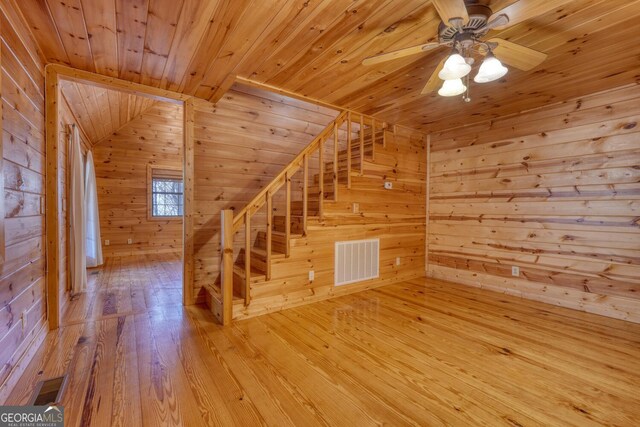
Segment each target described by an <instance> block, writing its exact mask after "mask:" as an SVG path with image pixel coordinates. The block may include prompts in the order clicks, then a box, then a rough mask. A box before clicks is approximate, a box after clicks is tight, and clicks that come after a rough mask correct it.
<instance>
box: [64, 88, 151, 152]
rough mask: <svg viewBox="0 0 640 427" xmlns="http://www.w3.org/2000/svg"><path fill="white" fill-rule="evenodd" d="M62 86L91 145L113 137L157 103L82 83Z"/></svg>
mask: <svg viewBox="0 0 640 427" xmlns="http://www.w3.org/2000/svg"><path fill="white" fill-rule="evenodd" d="M60 86H61V90H62V94H63V95H64V98H65V99H66V101H67V103H68V105H69V108H70V109H71V112H72V113H73V115H74V116H75V118H76V120H77V121H78V123H79V124H80V127H81V128H82V130H83V131H84V133H85V135H86V136H87V138H88V139H89V141H90V142H91V144H92V145H95V144H97V143H98V142H100V141H102V140H104V139H105V138H107V137H109V136H111V135H112V134H113V133H114V132H116V131H117V130H118V129H120V128H122V127H123V126H124V125H126V124H127V123H129V122H130V121H131V120H133V119H134V118H136V117H138V116H139V115H140V114H142V113H143V112H145V111H147V110H148V109H149V108H150V107H151V106H152V105H154V104H155V101H154V100H153V99H150V98H145V97H142V96H136V95H131V94H127V93H124V92H120V91H116V90H109V89H103V88H99V87H95V86H91V85H86V84H82V83H74V82H70V81H63V82H62V83H61V85H60Z"/></svg>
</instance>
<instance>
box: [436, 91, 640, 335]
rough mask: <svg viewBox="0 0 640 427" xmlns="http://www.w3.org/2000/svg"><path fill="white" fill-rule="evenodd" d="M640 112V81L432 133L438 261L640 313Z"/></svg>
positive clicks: (574, 302) (481, 281)
mask: <svg viewBox="0 0 640 427" xmlns="http://www.w3.org/2000/svg"><path fill="white" fill-rule="evenodd" d="M639 118H640V86H638V85H637V84H635V85H631V86H624V87H620V88H617V89H613V90H610V91H605V92H601V93H597V94H593V95H591V96H586V97H582V98H578V99H574V100H571V101H567V102H565V103H561V104H556V105H552V106H549V107H546V108H541V109H538V110H532V111H529V112H526V113H522V114H518V115H514V116H511V117H505V118H500V119H496V120H493V121H491V122H485V123H481V124H478V125H473V126H467V127H461V128H455V129H451V130H446V131H442V132H438V133H434V134H432V136H431V138H432V139H431V141H432V147H431V148H432V155H431V163H430V173H431V177H430V178H431V185H430V191H431V197H430V228H429V273H430V274H432V275H434V276H436V277H440V278H445V277H446V278H449V279H451V280H454V279H455V280H458V281H460V282H464V283H467V284H472V285H475V286H481V287H489V288H491V289H495V290H500V291H502V292H506V293H511V294H515V295H521V296H523V297H526V298H533V299H538V300H542V301H547V302H550V303H553V304H558V305H564V306H569V307H574V308H577V309H581V310H586V311H591V312H596V313H599V314H603V315H608V316H613V317H618V318H622V319H627V320H631V321H636V322H638V321H640V293H639V292H640V281H639V280H638V277H640V268H639V265H640V226H639V224H638V212H640V210H639V206H638V198H639V197H640V173H639V171H638V165H639V164H640V150H639V149H638V141H639V140H640V133H638V120H639ZM512 265H517V266H519V267H520V277H518V278H514V277H512V276H511V266H512Z"/></svg>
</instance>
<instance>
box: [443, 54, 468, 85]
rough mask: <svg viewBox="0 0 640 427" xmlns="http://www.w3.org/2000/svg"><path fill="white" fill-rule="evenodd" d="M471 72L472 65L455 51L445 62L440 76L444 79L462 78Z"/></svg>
mask: <svg viewBox="0 0 640 427" xmlns="http://www.w3.org/2000/svg"><path fill="white" fill-rule="evenodd" d="M469 72H471V65H469V64H467V61H465V59H464V58H463V57H462V56H461V55H460V54H459V53H454V54H453V55H451V56H450V57H449V58H447V60H446V61H445V63H444V66H443V67H442V70H440V72H439V73H438V77H440V79H442V80H453V79H460V78H462V77H464V76H466V75H467V74H469Z"/></svg>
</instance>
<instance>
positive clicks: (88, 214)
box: [84, 151, 102, 267]
mask: <svg viewBox="0 0 640 427" xmlns="http://www.w3.org/2000/svg"><path fill="white" fill-rule="evenodd" d="M84 173H85V180H84V192H85V198H84V205H85V221H86V224H87V227H86V233H87V242H86V245H87V267H97V266H99V265H102V245H101V242H102V239H101V238H100V215H99V214H98V188H97V185H96V169H95V167H94V165H93V155H92V154H91V151H89V152H88V153H87V160H86V163H85V168H84Z"/></svg>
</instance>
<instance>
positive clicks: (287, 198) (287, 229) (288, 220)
mask: <svg viewBox="0 0 640 427" xmlns="http://www.w3.org/2000/svg"><path fill="white" fill-rule="evenodd" d="M284 179H285V180H286V182H287V189H286V192H287V194H286V196H285V214H284V218H285V219H284V234H285V239H286V242H285V252H284V254H285V257H287V258H289V255H291V243H290V242H289V240H290V239H291V176H290V175H289V172H288V171H287V173H286V174H285V175H284Z"/></svg>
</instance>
